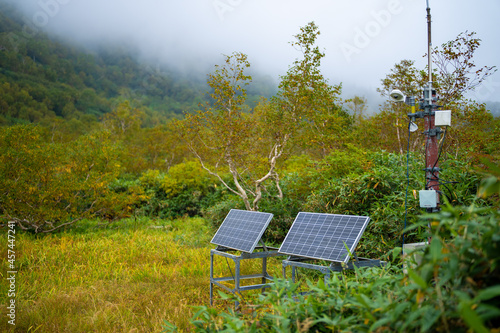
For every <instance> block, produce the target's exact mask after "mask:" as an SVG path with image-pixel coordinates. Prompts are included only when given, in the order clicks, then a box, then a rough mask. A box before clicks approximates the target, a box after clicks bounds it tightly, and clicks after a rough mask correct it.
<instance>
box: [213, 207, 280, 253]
mask: <svg viewBox="0 0 500 333" xmlns="http://www.w3.org/2000/svg"><path fill="white" fill-rule="evenodd" d="M272 218H273V214H271V213H262V212H252V211H248V210H239V209H231V210H230V211H229V213H228V214H227V216H226V218H225V219H224V221H223V222H222V224H221V226H220V227H219V230H217V233H216V234H215V236H214V238H212V241H211V243H212V244H216V245H220V246H224V247H227V248H230V249H234V250H239V251H243V252H248V253H252V252H253V250H254V249H255V247H256V246H257V243H258V242H259V240H260V238H261V237H262V234H263V233H264V231H265V230H266V228H267V226H268V225H269V222H270V221H271V219H272Z"/></svg>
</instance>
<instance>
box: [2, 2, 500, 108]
mask: <svg viewBox="0 0 500 333" xmlns="http://www.w3.org/2000/svg"><path fill="white" fill-rule="evenodd" d="M9 1H12V2H15V3H17V4H18V5H19V6H21V7H22V9H23V12H24V15H25V22H26V24H30V25H33V27H35V28H39V29H43V30H48V31H50V32H52V33H56V34H58V35H61V36H64V37H70V38H71V39H73V40H75V41H78V42H84V43H93V42H96V41H103V40H125V41H129V42H131V43H133V44H134V45H137V46H138V47H139V49H140V50H141V52H142V55H143V56H144V57H148V58H153V59H156V61H165V62H167V63H169V64H171V65H173V66H175V67H177V68H179V69H192V68H194V69H200V70H206V69H207V68H212V66H213V65H214V64H216V63H220V62H221V59H222V57H221V54H231V53H232V52H234V51H238V52H243V53H246V54H247V55H248V57H249V61H250V62H251V64H252V67H253V68H254V69H255V70H257V71H261V72H264V73H268V74H269V75H271V76H272V77H273V78H275V79H276V81H277V80H278V77H279V75H284V74H285V73H286V71H287V69H288V67H289V65H291V64H292V63H293V61H294V59H296V58H298V57H300V54H299V52H298V51H296V50H295V49H293V48H292V47H291V46H290V44H289V42H290V41H292V40H293V35H296V34H297V33H299V28H300V27H301V26H305V25H306V24H307V23H308V22H310V21H314V22H315V23H316V24H317V25H318V26H319V29H320V31H321V37H320V39H319V41H318V45H319V46H320V48H321V49H322V50H324V52H325V53H326V57H325V59H324V61H323V66H322V70H323V74H324V75H325V76H326V77H327V78H329V80H330V83H332V84H337V83H339V82H342V83H343V85H344V97H346V98H347V97H352V96H353V95H354V94H357V95H362V96H366V97H367V98H368V99H369V102H370V104H373V103H374V102H375V101H376V102H379V100H378V98H377V96H378V94H377V93H376V88H378V87H380V80H381V79H383V78H384V77H385V76H386V75H387V74H388V73H389V71H390V69H391V68H392V67H393V66H394V64H396V63H397V62H399V61H400V60H402V59H412V60H415V61H416V65H417V67H419V68H424V67H425V65H426V59H425V58H423V55H424V54H425V53H426V51H427V23H426V0H350V1H348V0H345V1H337V0H329V1H328V0H309V1H304V0H303V1H299V0H267V1H264V0H15V1H14V0H9ZM430 7H431V14H432V21H433V22H432V39H433V45H434V46H438V45H441V44H442V43H444V42H446V41H449V40H453V39H454V38H455V37H456V36H457V35H458V34H459V33H461V32H464V31H466V30H468V31H475V32H476V33H477V37H478V38H480V39H481V40H482V44H481V47H480V49H479V50H478V51H477V53H476V57H475V61H476V64H477V65H479V66H484V65H489V66H499V65H500V61H499V59H500V35H499V33H500V17H499V13H500V1H499V0H478V1H465V0H430ZM471 97H473V98H475V99H478V100H492V101H500V73H496V74H495V75H493V76H492V77H491V79H490V80H489V82H487V83H486V84H485V85H483V87H482V88H480V89H478V91H476V93H475V94H473V95H471Z"/></svg>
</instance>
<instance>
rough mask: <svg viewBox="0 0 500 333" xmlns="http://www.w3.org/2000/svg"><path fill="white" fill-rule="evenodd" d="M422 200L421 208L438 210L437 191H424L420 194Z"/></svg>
mask: <svg viewBox="0 0 500 333" xmlns="http://www.w3.org/2000/svg"><path fill="white" fill-rule="evenodd" d="M418 196H419V198H420V207H422V208H436V207H437V193H436V191H435V190H422V191H419V192H418Z"/></svg>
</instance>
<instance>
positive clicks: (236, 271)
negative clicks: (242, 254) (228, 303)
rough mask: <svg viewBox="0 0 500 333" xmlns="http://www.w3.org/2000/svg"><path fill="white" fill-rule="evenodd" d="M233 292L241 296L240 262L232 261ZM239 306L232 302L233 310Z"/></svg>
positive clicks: (237, 260) (238, 303) (237, 303)
mask: <svg viewBox="0 0 500 333" xmlns="http://www.w3.org/2000/svg"><path fill="white" fill-rule="evenodd" d="M234 266H235V267H234V284H235V288H234V290H235V291H236V292H237V293H239V294H240V295H241V291H240V260H239V259H234ZM239 305H240V302H238V301H236V302H234V309H235V310H237V309H238V307H239Z"/></svg>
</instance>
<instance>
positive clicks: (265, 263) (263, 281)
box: [262, 258, 267, 293]
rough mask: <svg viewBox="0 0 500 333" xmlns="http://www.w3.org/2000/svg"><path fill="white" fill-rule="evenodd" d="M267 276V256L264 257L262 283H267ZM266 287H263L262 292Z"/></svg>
mask: <svg viewBox="0 0 500 333" xmlns="http://www.w3.org/2000/svg"><path fill="white" fill-rule="evenodd" d="M266 276H267V258H262V284H265V283H266ZM265 290H266V288H264V287H262V293H264V291H265Z"/></svg>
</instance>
